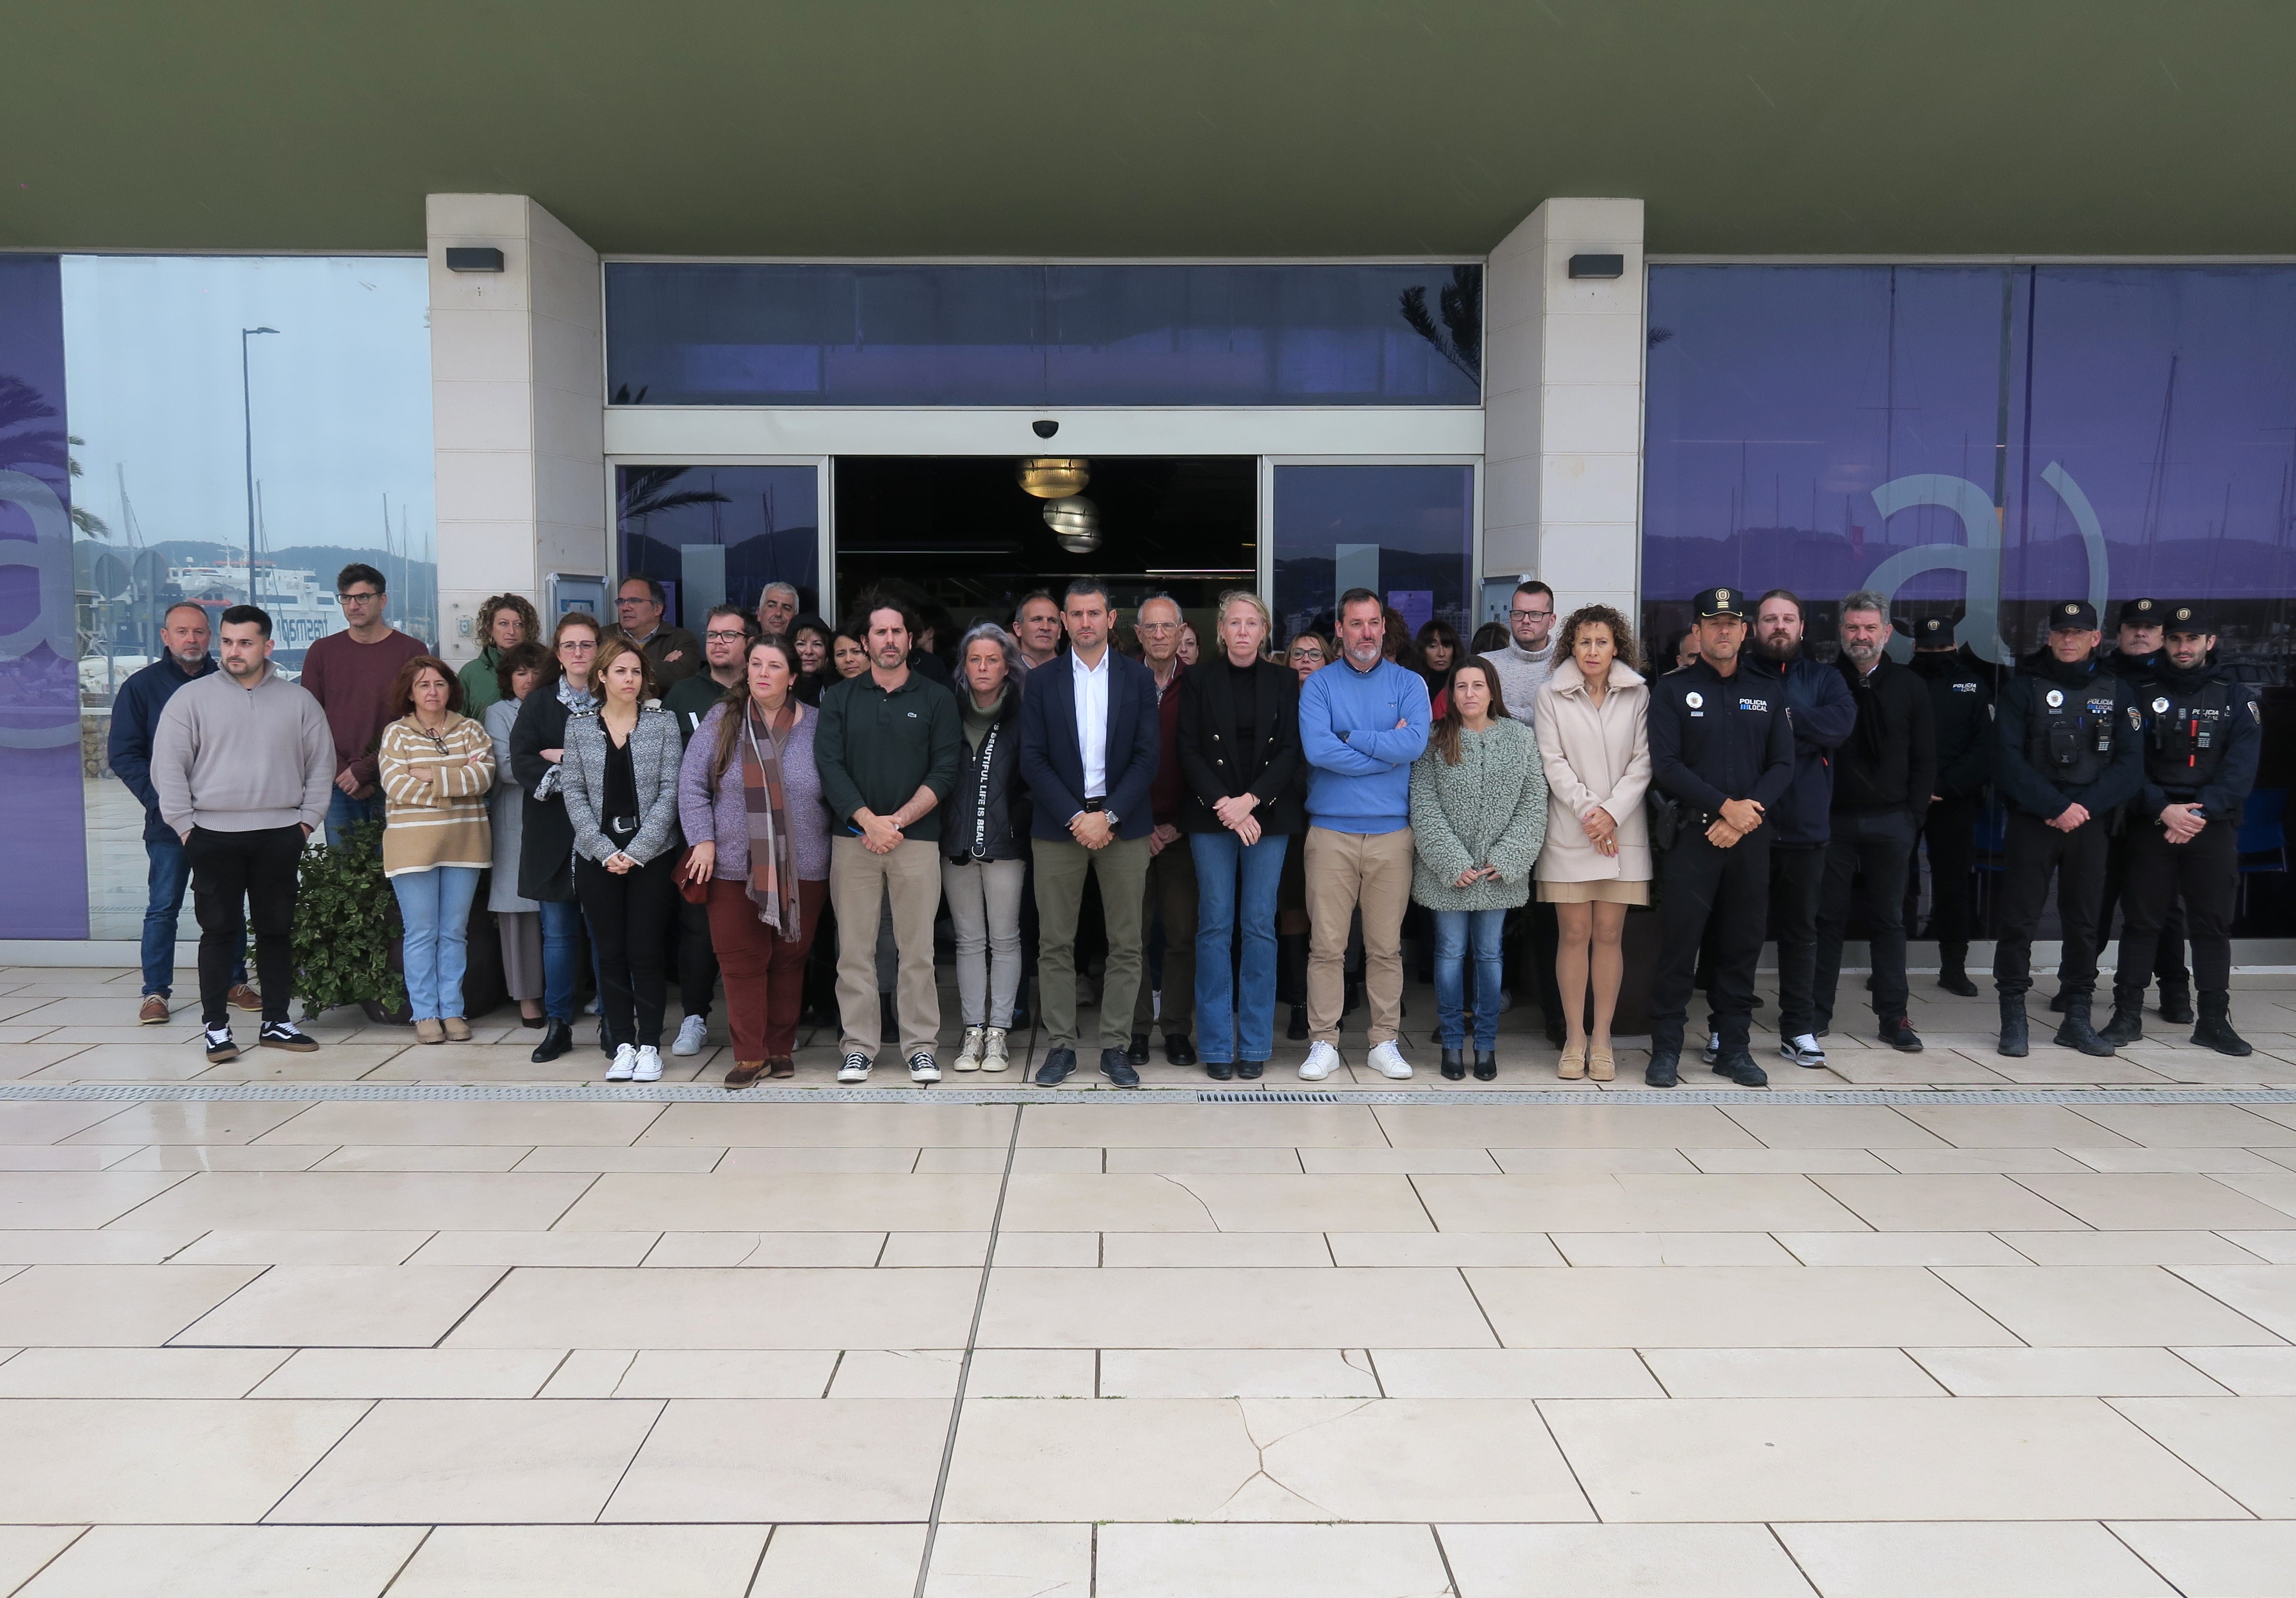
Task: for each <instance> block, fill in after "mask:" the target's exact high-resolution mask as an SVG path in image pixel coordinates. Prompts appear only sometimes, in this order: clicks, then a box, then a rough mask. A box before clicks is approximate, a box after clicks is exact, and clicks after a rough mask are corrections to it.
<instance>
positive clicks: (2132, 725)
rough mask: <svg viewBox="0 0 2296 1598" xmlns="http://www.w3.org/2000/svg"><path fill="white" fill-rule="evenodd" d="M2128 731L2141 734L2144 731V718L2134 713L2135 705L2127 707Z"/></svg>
mask: <svg viewBox="0 0 2296 1598" xmlns="http://www.w3.org/2000/svg"><path fill="white" fill-rule="evenodd" d="M2128 730H2129V731H2130V732H2132V733H2141V732H2143V731H2144V717H2142V716H2139V715H2138V714H2137V713H2136V706H2135V705H2131V706H2129V707H2128Z"/></svg>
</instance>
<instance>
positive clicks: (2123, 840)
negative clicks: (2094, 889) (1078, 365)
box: [2056, 599, 2193, 1021]
mask: <svg viewBox="0 0 2296 1598" xmlns="http://www.w3.org/2000/svg"><path fill="white" fill-rule="evenodd" d="M2168 616H2169V604H2168V602H2167V601H2165V600H2158V599H2132V600H2126V601H2124V602H2122V603H2121V607H2120V627H2119V630H2118V632H2117V634H2116V635H2115V636H2114V639H2113V647H2112V649H2111V650H2108V651H2105V654H2104V656H2103V662H2102V663H2103V667H2104V668H2105V669H2106V670H2107V671H2109V672H2111V673H2112V674H2113V676H2117V677H2120V679H2122V680H2123V681H2124V682H2126V683H2127V684H2128V685H2129V687H2130V688H2131V689H2132V690H2133V691H2135V692H2136V702H2137V703H2138V704H2140V705H2142V704H2144V703H2146V702H2148V701H2151V700H2153V698H2154V697H2156V696H2155V695H2154V694H2153V692H2152V691H2151V684H2152V682H2153V678H2154V676H2157V675H2158V673H2159V672H2160V669H2161V663H2162V662H2161V627H2162V625H2163V624H2164V623H2165V622H2166V621H2167V619H2168ZM2141 830H2142V823H2141V818H2140V817H2138V816H2136V815H2133V814H2131V815H2123V816H2121V817H2120V819H2119V821H2118V822H2117V823H2116V824H2115V825H2114V827H2113V830H2112V842H2111V844H2110V845H2109V847H2108V848H2106V850H2105V856H2104V903H2103V906H2101V907H2100V908H2099V909H2098V911H2097V913H2096V927H2097V931H2098V934H2099V935H2100V936H2102V937H2105V938H2110V937H2112V912H2113V909H2114V907H2115V906H2121V897H2120V896H2121V893H2122V884H2123V883H2125V882H2126V881H2128V850H2129V845H2130V844H2131V843H2132V842H2133V841H2134V840H2135V839H2136V834H2137V832H2139V831H2141ZM2122 910H2123V915H2122V927H2123V930H2127V912H2126V907H2125V906H2122ZM2159 948H2160V952H2159V953H2158V954H2157V955H2155V956H2154V957H2153V971H2152V979H2158V981H2159V982H2160V984H2161V1020H2166V1021H2190V1020H2192V1019H2193V979H2192V973H2190V972H2189V971H2186V970H2185V914H2184V911H2183V910H2182V909H2181V908H2179V907H2178V906H2177V905H2175V904H2173V903H2172V904H2171V905H2170V906H2169V919H2168V921H2167V922H2164V923H2163V924H2162V926H2161V938H2160V944H2159ZM2120 987H2121V985H2120V981H2119V980H2118V979H2116V980H2115V981H2114V983H2113V990H2114V992H2115V994H2116V995H2118V994H2119V992H2120ZM2140 991H2141V990H2140ZM2056 1008H2059V1009H2062V1005H2058V1006H2056Z"/></svg>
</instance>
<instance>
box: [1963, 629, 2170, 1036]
mask: <svg viewBox="0 0 2296 1598" xmlns="http://www.w3.org/2000/svg"><path fill="white" fill-rule="evenodd" d="M2099 637H2100V635H2099V633H2098V631H2097V626H2096V609H2095V606H2093V605H2091V604H2090V603H2089V602H2087V601H2086V600H2066V601H2064V602H2062V603H2059V604H2054V605H2052V606H2050V607H2049V641H2048V643H2046V645H2044V646H2043V647H2041V648H2040V649H2038V650H2035V651H2033V652H2032V653H2031V654H2030V655H2027V656H2026V657H2025V658H2024V659H2023V660H2021V661H2019V662H2018V663H2017V675H2016V676H2013V677H2011V678H2010V679H2009V685H2008V686H2007V687H2006V688H2005V689H2003V690H2002V692H2001V706H2000V712H2001V713H2000V719H1999V722H1998V724H1997V729H1998V740H1997V742H1996V743H1995V745H1994V755H1995V758H1996V760H1997V771H1998V773H1999V777H1998V781H1999V784H2000V789H2001V797H2002V798H2003V799H2005V801H2007V804H2008V807H2009V822H2008V830H2007V833H2006V835H2005V839H2004V841H2003V846H2002V854H2003V856H2004V865H2003V867H2002V872H2001V916H2000V920H2001V935H2000V939H1999V941H1998V942H1997V944H1996V945H1995V946H1994V955H1993V986H1994V987H1995V988H1996V990H1997V992H1998V993H1999V994H2000V997H2001V1052H2002V1053H2004V1054H2005V1055H2008V1056H2009V1057H2010V1058H2011V1059H2019V1058H2021V1057H2022V1056H2024V1055H2025V1054H2026V1053H2028V1052H2029V1051H2030V1044H2029V1042H2028V1040H2027V1036H2026V1018H2025V994H2026V992H2027V990H2028V989H2030V987H2032V986H2033V979H2032V960H2033V934H2034V932H2035V930H2037V929H2038V927H2039V926H2040V924H2041V908H2042V906H2043V905H2044V904H2045V903H2046V896H2047V894H2048V890H2049V877H2050V874H2051V873H2055V875H2056V878H2057V914H2058V918H2059V920H2060V921H2062V923H2063V926H2064V955H2063V959H2062V963H2060V964H2059V966H2058V968H2057V987H2058V990H2059V991H2060V992H2062V994H2063V995H2064V996H2065V1020H2064V1025H2063V1026H2062V1027H2060V1028H2057V1036H2056V1040H2055V1041H2056V1043H2057V1045H2058V1046H2059V1047H2061V1048H2068V1049H2079V1051H2080V1052H2081V1053H2084V1054H2110V1053H2112V1052H2113V1046H2112V1044H2110V1043H2108V1042H2106V1041H2105V1040H2104V1039H2103V1038H2102V1037H2098V1036H2097V1034H2096V1030H2095V1027H2094V1026H2093V1025H2092V1024H2091V1005H2092V1002H2093V1000H2094V998H2095V992H2096V951H2097V944H2098V939H2099V938H2101V936H2102V932H2101V930H2100V929H2099V927H2098V925H2097V909H2098V906H2099V905H2100V903H2101V901H2102V900H2103V895H2104V853H2105V836H2104V834H2105V827H2106V824H2107V822H2108V821H2109V819H2110V818H2111V816H2112V810H2113V807H2115V806H2117V805H2120V804H2124V803H2126V802H2127V801H2128V799H2132V798H2133V797H2135V795H2136V790H2137V788H2138V787H2139V785H2140V784H2141V783H2143V781H2144V766H2143V764H2142V759H2141V756H2142V747H2143V746H2142V739H2141V736H2140V734H2141V733H2142V731H2143V718H2142V717H2141V715H2140V714H2139V712H2138V710H2137V707H2136V695H2135V694H2134V693H2133V692H2131V691H2130V689H2129V686H2128V684H2127V683H2125V682H2122V681H2121V680H2120V679H2119V678H2117V677H2115V676H2112V674H2111V673H2110V672H2107V671H2105V670H2103V668H2101V667H2100V666H2099V665H2098V663H2097V661H2096V660H2095V652H2096V646H2097V643H2098V640H2099Z"/></svg>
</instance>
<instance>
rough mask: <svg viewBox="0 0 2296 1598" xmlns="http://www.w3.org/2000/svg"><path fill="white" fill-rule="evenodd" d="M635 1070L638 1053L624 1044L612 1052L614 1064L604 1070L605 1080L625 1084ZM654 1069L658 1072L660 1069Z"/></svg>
mask: <svg viewBox="0 0 2296 1598" xmlns="http://www.w3.org/2000/svg"><path fill="white" fill-rule="evenodd" d="M636 1069H638V1052H637V1051H636V1050H635V1049H634V1048H632V1047H631V1046H630V1045H627V1044H624V1045H622V1046H621V1047H619V1048H618V1049H616V1050H615V1051H614V1063H613V1064H611V1065H610V1066H608V1067H607V1068H606V1080H607V1081H609V1082H627V1081H628V1080H629V1079H630V1073H631V1072H632V1071H635V1070H636ZM654 1069H656V1070H657V1071H658V1070H660V1066H656V1067H655V1068H654Z"/></svg>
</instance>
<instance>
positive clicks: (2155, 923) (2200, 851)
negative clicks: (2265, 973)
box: [2112, 816, 2240, 1009]
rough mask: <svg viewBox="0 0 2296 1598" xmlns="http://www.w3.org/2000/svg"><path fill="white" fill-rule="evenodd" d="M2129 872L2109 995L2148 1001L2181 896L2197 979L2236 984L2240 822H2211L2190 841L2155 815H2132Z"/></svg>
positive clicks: (2135, 1003)
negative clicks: (2148, 981) (2148, 985)
mask: <svg viewBox="0 0 2296 1598" xmlns="http://www.w3.org/2000/svg"><path fill="white" fill-rule="evenodd" d="M2128 824H2129V828H2130V830H2131V832H2133V833H2134V836H2133V837H2132V838H2131V839H2130V840H2129V848H2128V880H2127V882H2126V884H2125V886H2124V887H2123V889H2122V890H2121V898H2120V912H2121V918H2122V920H2121V933H2120V974H2118V975H2116V976H2115V977H2114V978H2113V982H2112V1002H2113V1003H2114V1004H2124V1005H2127V1006H2128V1007H2129V1008H2131V1009H2136V1008H2138V1007H2140V1006H2142V1005H2143V1004H2144V973H2145V972H2147V971H2157V970H2158V969H2159V967H2158V965H2157V964H2156V963H2155V950H2156V946H2165V944H2166V943H2167V941H2168V939H2167V937H2166V936H2165V934H2164V933H2163V931H2162V929H2163V928H2164V927H2166V926H2167V924H2168V922H2169V918H2170V917H2171V916H2173V915H2175V914H2177V906H2178V905H2179V903H2180V902H2181V904H2182V905H2183V906H2184V922H2185V928H2186V930H2187V931H2188V932H2189V933H2190V934H2191V937H2192V939H2193V985H2194V987H2198V988H2199V989H2200V990H2201V991H2202V993H2226V992H2228V991H2230V989H2231V987H2232V901H2233V894H2234V891H2235V889H2236V888H2237V887H2238V886H2239V881H2240V829H2239V828H2238V827H2236V826H2235V825H2233V824H2231V823H2229V822H2221V821H2212V822H2210V823H2209V824H2208V825H2207V826H2205V827H2202V829H2201V835H2200V836H2199V837H2198V838H2195V839H2194V840H2192V842H2190V843H2171V842H2169V835H2168V834H2167V833H2166V832H2162V831H2161V828H2160V826H2159V825H2158V824H2155V823H2153V822H2140V821H2138V820H2137V819H2136V817H2135V816H2131V817H2130V818H2129V822H2128Z"/></svg>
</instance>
